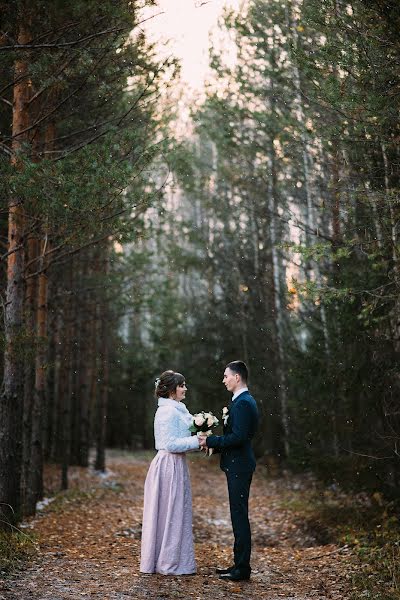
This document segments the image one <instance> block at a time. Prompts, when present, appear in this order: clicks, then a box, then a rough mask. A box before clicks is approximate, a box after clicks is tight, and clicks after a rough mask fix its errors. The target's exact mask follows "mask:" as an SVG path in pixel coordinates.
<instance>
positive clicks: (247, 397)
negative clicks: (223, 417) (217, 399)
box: [207, 391, 258, 474]
mask: <svg viewBox="0 0 400 600" xmlns="http://www.w3.org/2000/svg"><path fill="white" fill-rule="evenodd" d="M257 426H258V409H257V404H256V401H255V400H254V398H253V396H252V395H251V394H250V393H249V392H248V391H245V392H243V393H242V394H240V396H238V397H237V398H236V399H235V400H232V402H231V404H230V406H229V417H228V420H227V423H226V425H224V434H223V435H210V436H209V437H208V438H207V446H208V447H209V448H215V449H216V450H217V452H220V453H221V469H222V470H223V471H225V472H230V473H235V474H236V473H249V472H253V471H254V469H255V468H256V461H255V457H254V452H253V448H252V447H251V440H252V438H253V436H254V434H255V432H256V430H257Z"/></svg>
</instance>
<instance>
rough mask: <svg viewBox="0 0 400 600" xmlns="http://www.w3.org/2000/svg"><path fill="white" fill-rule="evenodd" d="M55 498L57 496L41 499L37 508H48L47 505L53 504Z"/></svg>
mask: <svg viewBox="0 0 400 600" xmlns="http://www.w3.org/2000/svg"><path fill="white" fill-rule="evenodd" d="M54 500H55V497H53V498H43V500H40V501H39V502H36V510H44V509H45V508H46V506H48V505H49V504H51V503H52V502H53V501H54Z"/></svg>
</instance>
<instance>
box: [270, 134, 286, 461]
mask: <svg viewBox="0 0 400 600" xmlns="http://www.w3.org/2000/svg"><path fill="white" fill-rule="evenodd" d="M268 182H269V190H268V198H269V219H270V239H271V253H272V275H273V294H274V306H275V329H276V345H277V349H278V358H279V360H278V361H277V369H278V379H279V400H280V412H281V423H282V430H283V446H284V449H285V455H286V457H288V456H289V454H290V443H289V440H290V429H289V411H288V398H287V389H288V386H287V379H286V360H285V349H284V316H283V302H282V296H283V290H282V280H283V276H282V273H281V261H280V258H279V254H278V243H279V241H278V231H277V223H276V221H277V218H276V217H277V211H278V202H277V198H276V195H277V177H276V164H275V152H274V147H273V144H271V149H270V177H269V179H268Z"/></svg>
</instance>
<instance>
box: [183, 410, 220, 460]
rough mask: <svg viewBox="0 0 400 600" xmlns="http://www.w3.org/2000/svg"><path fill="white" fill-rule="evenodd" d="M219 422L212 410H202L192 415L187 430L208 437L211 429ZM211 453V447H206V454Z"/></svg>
mask: <svg viewBox="0 0 400 600" xmlns="http://www.w3.org/2000/svg"><path fill="white" fill-rule="evenodd" d="M218 424H219V421H218V419H217V417H215V416H214V415H213V414H212V412H205V411H204V410H202V411H201V412H199V413H197V414H196V415H193V422H192V424H191V426H190V427H189V431H191V432H192V433H195V434H196V435H201V436H205V437H208V436H209V435H211V434H212V429H214V427H216V426H217V425H218ZM212 453H213V449H212V448H207V451H206V454H207V456H209V455H210V454H212Z"/></svg>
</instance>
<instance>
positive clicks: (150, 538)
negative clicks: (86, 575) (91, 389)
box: [140, 371, 199, 575]
mask: <svg viewBox="0 0 400 600" xmlns="http://www.w3.org/2000/svg"><path fill="white" fill-rule="evenodd" d="M186 390H187V388H186V383H185V378H184V377H183V375H181V374H180V373H175V372H174V371H165V372H164V373H162V374H161V375H160V378H159V379H157V381H156V390H155V393H156V397H158V409H157V412H156V415H155V418H154V437H155V447H156V450H158V452H157V454H156V456H155V457H154V459H153V460H152V462H151V465H150V468H149V471H148V473H147V477H146V482H145V485H144V507H143V528H142V548H141V561H140V571H141V572H142V573H161V574H162V575H191V574H194V573H196V561H195V558H194V545H193V532H192V492H191V487H190V478H189V470H188V466H187V463H186V454H185V453H186V452H187V451H189V450H198V449H199V441H198V438H197V436H191V434H190V432H189V427H190V425H191V423H192V415H191V414H190V413H189V411H188V410H187V408H186V406H185V404H184V403H183V402H182V400H184V399H185V395H186Z"/></svg>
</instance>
